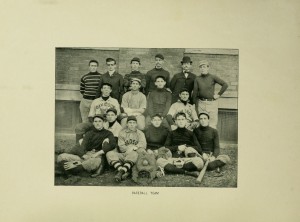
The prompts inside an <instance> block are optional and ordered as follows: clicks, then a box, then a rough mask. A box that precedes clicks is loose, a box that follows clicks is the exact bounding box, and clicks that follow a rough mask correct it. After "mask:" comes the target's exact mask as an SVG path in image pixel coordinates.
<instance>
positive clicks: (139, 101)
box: [121, 78, 147, 130]
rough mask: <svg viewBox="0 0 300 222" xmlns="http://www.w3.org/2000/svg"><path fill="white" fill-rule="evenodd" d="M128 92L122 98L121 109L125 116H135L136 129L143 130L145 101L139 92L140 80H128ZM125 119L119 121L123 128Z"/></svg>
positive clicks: (144, 97) (125, 122)
mask: <svg viewBox="0 0 300 222" xmlns="http://www.w3.org/2000/svg"><path fill="white" fill-rule="evenodd" d="M130 82H131V84H130V86H131V87H130V89H131V90H130V91H129V92H126V93H125V94H124V95H123V97H122V103H121V107H122V108H123V109H124V112H125V113H126V114H127V116H135V117H136V119H137V128H138V129H139V130H144V129H145V116H144V115H143V113H144V112H145V110H146V106H147V100H146V96H145V95H144V94H143V93H141V92H140V90H139V89H140V88H141V80H140V79H138V78H132V79H131V80H130ZM126 124H127V118H126V117H125V118H123V119H122V120H121V125H122V127H123V128H125V127H126Z"/></svg>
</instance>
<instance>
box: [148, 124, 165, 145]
mask: <svg viewBox="0 0 300 222" xmlns="http://www.w3.org/2000/svg"><path fill="white" fill-rule="evenodd" d="M168 133H169V130H168V129H167V128H165V127H163V126H161V125H160V127H154V126H153V125H150V126H149V127H148V129H146V131H145V136H146V141H147V148H148V149H151V150H155V149H158V148H160V147H162V146H164V144H165V141H166V139H167V136H168Z"/></svg>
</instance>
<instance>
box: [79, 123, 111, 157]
mask: <svg viewBox="0 0 300 222" xmlns="http://www.w3.org/2000/svg"><path fill="white" fill-rule="evenodd" d="M106 138H108V139H109V143H108V144H106V145H105V146H103V147H102V143H103V140H104V139H106ZM116 146H117V143H116V140H115V137H114V135H113V134H112V132H110V131H109V130H106V129H104V128H103V129H101V130H97V129H96V128H95V127H94V126H93V128H92V129H91V130H90V131H88V132H87V133H86V134H85V137H83V141H82V144H81V147H82V149H83V150H85V151H91V150H93V149H95V150H97V151H100V150H103V151H104V153H107V152H108V151H110V150H113V149H114V148H116Z"/></svg>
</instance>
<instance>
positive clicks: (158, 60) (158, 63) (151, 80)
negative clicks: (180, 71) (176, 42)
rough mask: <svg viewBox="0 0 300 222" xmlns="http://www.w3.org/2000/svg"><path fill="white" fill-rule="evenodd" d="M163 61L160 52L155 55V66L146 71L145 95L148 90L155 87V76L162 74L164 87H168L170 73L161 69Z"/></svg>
mask: <svg viewBox="0 0 300 222" xmlns="http://www.w3.org/2000/svg"><path fill="white" fill-rule="evenodd" d="M164 62H165V58H164V56H163V55H162V54H157V55H155V67H154V69H152V70H150V71H148V72H147V73H146V95H148V94H149V92H151V91H153V90H155V89H156V86H155V78H156V77H157V76H163V77H165V79H166V88H169V87H170V86H169V84H170V73H169V72H168V71H167V70H165V69H163V64H164Z"/></svg>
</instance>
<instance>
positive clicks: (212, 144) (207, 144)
mask: <svg viewBox="0 0 300 222" xmlns="http://www.w3.org/2000/svg"><path fill="white" fill-rule="evenodd" d="M193 133H194V136H195V138H196V139H197V141H198V143H199V144H200V149H201V151H202V152H205V153H210V152H212V153H213V155H214V156H215V157H217V156H218V155H219V154H220V144H219V135H218V131H217V130H216V129H214V128H211V127H210V126H206V127H204V126H201V125H200V126H199V127H198V128H196V129H195V130H194V131H193Z"/></svg>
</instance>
